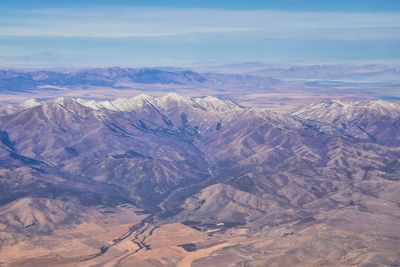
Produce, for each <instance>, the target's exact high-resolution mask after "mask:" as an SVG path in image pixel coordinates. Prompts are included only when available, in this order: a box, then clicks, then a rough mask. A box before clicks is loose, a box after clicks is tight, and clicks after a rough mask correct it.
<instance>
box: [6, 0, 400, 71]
mask: <svg viewBox="0 0 400 267" xmlns="http://www.w3.org/2000/svg"><path fill="white" fill-rule="evenodd" d="M0 12H1V14H2V16H1V17H0V67H3V68H4V67H35V68H63V67H65V68H86V67H111V66H122V67H154V66H180V67H188V68H195V67H207V66H220V65H226V64H232V63H246V62H261V63H267V64H285V65H289V64H398V63H399V62H400V49H397V48H398V47H399V46H400V16H399V13H400V4H399V2H396V1H388V0H387V1H379V2H377V1H358V0H353V1H335V3H318V1H312V0H298V1H286V0H281V1H252V2H251V3H241V2H239V1H218V2H217V3H214V2H212V1H188V2H187V3H185V4H182V3H181V2H179V1H169V2H168V3H166V2H163V1H154V0H153V1H117V2H115V3H114V2H113V4H110V3H107V2H106V1H96V2H94V1H86V2H85V3H83V4H82V3H80V1H57V2H56V3H53V2H51V1H40V3H30V2H28V1H13V2H12V3H7V2H2V3H0Z"/></svg>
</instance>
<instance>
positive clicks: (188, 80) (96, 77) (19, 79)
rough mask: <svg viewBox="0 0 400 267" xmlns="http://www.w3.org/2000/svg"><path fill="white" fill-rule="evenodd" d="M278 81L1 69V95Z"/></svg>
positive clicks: (185, 73) (175, 72)
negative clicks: (138, 85) (43, 91)
mask: <svg viewBox="0 0 400 267" xmlns="http://www.w3.org/2000/svg"><path fill="white" fill-rule="evenodd" d="M278 82H279V80H278V79H272V78H268V77H256V76H253V75H244V74H240V75H239V74H215V73H198V72H194V71H191V70H185V69H178V68H147V69H131V68H96V69H85V70H78V71H69V72H59V71H46V70H40V71H17V70H0V92H7V93H18V92H34V91H36V90H39V89H41V90H44V89H45V88H54V87H56V88H57V87H60V88H80V87H111V88H125V87H130V86H132V85H133V84H148V85H150V84H153V85H155V84H159V85H175V86H191V87H199V86H206V87H207V86H210V87H211V86H213V87H218V86H221V84H222V83H223V84H224V85H226V86H229V85H234V86H235V87H236V84H237V83H240V84H242V85H247V86H249V87H255V86H259V85H260V84H261V85H263V86H268V85H271V84H275V83H278Z"/></svg>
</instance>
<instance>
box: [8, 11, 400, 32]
mask: <svg viewBox="0 0 400 267" xmlns="http://www.w3.org/2000/svg"><path fill="white" fill-rule="evenodd" d="M399 29H400V16H399V14H398V13H325V12H324V13H318V12H283V11H267V10H247V11H237V10H216V9H177V8H168V9H160V8H132V7H130V8H121V7H104V8H91V9H89V8H86V9H82V8H66V9H36V10H26V11H24V10H11V9H9V10H3V16H2V17H1V18H0V36H34V37H103V38H151V37H168V36H184V35H193V34H200V35H204V34H211V35H212V34H220V33H221V34H227V35H238V36H242V35H244V36H252V38H255V37H257V36H258V37H260V38H271V39H274V38H276V39H279V38H284V39H291V38H293V39H296V38H297V39H301V38H311V39H312V38H321V39H352V38H353V39H357V38H367V39H381V38H384V39H387V38H389V39H398V38H400V32H399Z"/></svg>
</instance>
